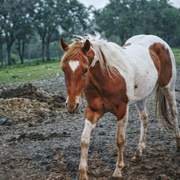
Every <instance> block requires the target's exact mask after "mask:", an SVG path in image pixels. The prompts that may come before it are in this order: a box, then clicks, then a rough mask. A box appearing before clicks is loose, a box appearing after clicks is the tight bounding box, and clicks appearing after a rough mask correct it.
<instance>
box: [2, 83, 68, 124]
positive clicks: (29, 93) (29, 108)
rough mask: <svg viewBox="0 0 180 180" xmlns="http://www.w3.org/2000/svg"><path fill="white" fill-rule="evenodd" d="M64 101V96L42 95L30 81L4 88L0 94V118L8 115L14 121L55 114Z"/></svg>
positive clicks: (62, 106) (58, 111)
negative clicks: (14, 86)
mask: <svg viewBox="0 0 180 180" xmlns="http://www.w3.org/2000/svg"><path fill="white" fill-rule="evenodd" d="M64 102H65V98H64V97H62V96H59V95H53V96H47V95H44V94H43V93H41V92H38V91H37V88H36V87H35V86H34V85H32V84H30V83H26V84H24V85H23V86H22V87H21V86H20V87H17V88H11V89H8V88H6V89H5V90H2V91H1V94H0V119H1V118H4V117H9V118H10V119H13V120H16V121H17V120H18V121H19V120H21V121H29V120H33V119H35V118H37V117H39V116H40V117H43V116H53V115H57V114H59V113H60V110H61V109H62V108H64Z"/></svg>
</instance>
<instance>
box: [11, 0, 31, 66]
mask: <svg viewBox="0 0 180 180" xmlns="http://www.w3.org/2000/svg"><path fill="white" fill-rule="evenodd" d="M16 1H17V3H18V4H17V7H18V10H17V11H16V14H15V18H16V20H17V23H16V24H15V27H14V29H15V37H16V39H17V50H18V53H19V57H20V60H21V64H23V63H24V52H25V44H26V43H28V42H29V40H30V38H31V37H32V35H33V29H32V19H31V17H30V12H29V9H30V8H32V6H33V4H32V2H31V1H28V0H16Z"/></svg>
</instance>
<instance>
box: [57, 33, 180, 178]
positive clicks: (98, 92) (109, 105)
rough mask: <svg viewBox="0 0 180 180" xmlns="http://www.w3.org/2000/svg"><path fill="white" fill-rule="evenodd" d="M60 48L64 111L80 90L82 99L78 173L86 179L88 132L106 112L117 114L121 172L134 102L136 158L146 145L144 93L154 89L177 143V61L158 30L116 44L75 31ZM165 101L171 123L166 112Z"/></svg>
mask: <svg viewBox="0 0 180 180" xmlns="http://www.w3.org/2000/svg"><path fill="white" fill-rule="evenodd" d="M60 45H61V48H62V49H63V50H64V51H65V54H64V56H63V57H62V60H61V67H62V70H63V71H64V74H65V82H66V86H67V100H66V106H67V109H68V111H69V113H72V114H74V113H76V112H78V110H79V108H80V106H81V99H82V96H83V92H84V95H85V98H86V100H87V104H88V105H87V107H86V110H85V127H84V130H83V133H82V136H81V159H80V165H79V170H80V179H81V180H82V179H83V180H84V179H88V176H87V170H88V166H87V156H88V145H89V142H90V137H91V133H92V132H93V130H94V129H95V127H96V125H97V123H98V120H99V118H101V117H102V116H103V115H104V114H105V113H106V112H111V113H112V114H114V115H115V116H117V123H118V130H117V137H116V140H117V147H118V158H117V164H116V169H115V171H114V174H113V177H114V178H121V177H122V173H121V169H122V168H123V167H124V161H123V147H124V144H125V131H126V126H127V121H128V112H129V105H131V104H136V106H137V109H138V110H139V113H140V119H141V134H140V140H139V145H138V149H137V151H136V153H135V155H134V157H133V158H132V160H133V161H137V160H138V159H139V158H140V157H141V156H142V153H143V152H144V150H145V147H146V146H145V141H146V126H147V123H148V121H147V118H148V111H147V108H146V98H147V97H148V96H149V95H150V94H151V93H152V92H155V109H156V112H157V113H158V115H159V117H160V119H163V122H165V121H167V122H168V123H169V124H170V125H171V126H173V127H174V130H175V135H176V141H177V147H178V148H180V131H179V127H178V119H177V114H178V111H177V105H176V100H175V90H174V88H175V80H176V65H175V58H174V55H173V53H172V51H171V49H170V47H169V45H168V44H167V43H166V42H164V41H163V40H162V39H160V38H159V37H157V36H153V35H137V36H134V37H132V38H130V39H129V40H127V42H126V43H125V45H124V46H122V47H121V46H119V45H118V44H116V43H113V42H108V41H107V40H105V39H103V38H101V36H100V34H98V33H96V35H95V36H92V35H87V36H85V37H82V36H78V37H77V38H76V39H73V43H72V44H70V45H68V44H67V43H66V42H64V40H63V39H62V38H61V39H60ZM166 101H167V102H168V104H169V107H170V110H171V114H172V118H173V124H172V122H171V121H170V120H169V117H168V113H167V112H168V109H167V108H168V106H167V105H166Z"/></svg>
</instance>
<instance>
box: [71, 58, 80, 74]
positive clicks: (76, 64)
mask: <svg viewBox="0 0 180 180" xmlns="http://www.w3.org/2000/svg"><path fill="white" fill-rule="evenodd" d="M78 66H79V61H69V67H70V68H71V70H72V71H73V73H74V72H75V70H76V69H77V67H78Z"/></svg>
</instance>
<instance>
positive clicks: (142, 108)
mask: <svg viewBox="0 0 180 180" xmlns="http://www.w3.org/2000/svg"><path fill="white" fill-rule="evenodd" d="M136 106H137V109H138V110H139V113H140V118H141V134H140V140H139V145H138V149H137V151H136V154H135V156H134V157H133V158H132V161H133V162H136V161H138V160H140V158H141V156H142V153H143V152H144V151H145V149H146V145H145V142H146V127H147V124H148V111H147V108H146V101H145V99H144V100H143V101H139V102H137V103H136Z"/></svg>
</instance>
